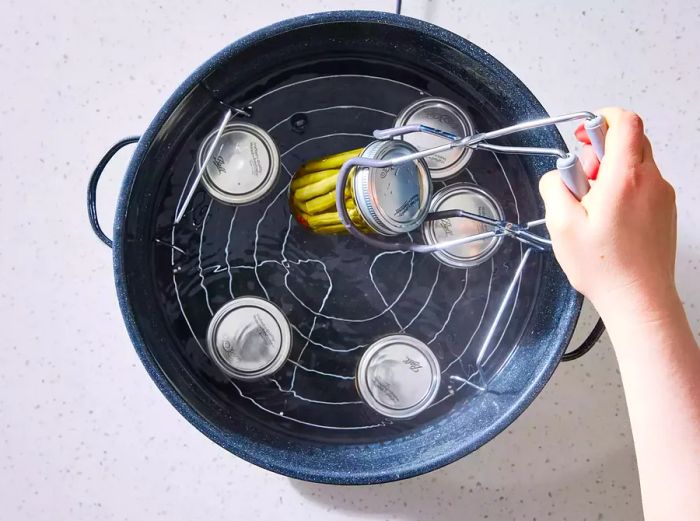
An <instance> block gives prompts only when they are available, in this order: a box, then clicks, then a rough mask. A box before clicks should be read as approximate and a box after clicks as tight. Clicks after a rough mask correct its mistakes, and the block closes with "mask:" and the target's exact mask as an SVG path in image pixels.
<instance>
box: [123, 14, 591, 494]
mask: <svg viewBox="0 0 700 521" xmlns="http://www.w3.org/2000/svg"><path fill="white" fill-rule="evenodd" d="M353 33H354V34H356V35H357V39H358V44H357V45H358V46H360V45H370V44H371V43H372V41H373V40H374V41H379V42H380V44H381V46H382V47H383V48H384V52H389V53H394V54H395V55H396V59H397V60H398V61H400V60H402V59H404V57H402V54H405V53H410V54H412V55H413V57H412V59H415V58H418V59H423V60H426V62H425V63H430V64H431V66H432V67H440V68H441V70H442V71H443V72H444V75H445V77H454V81H455V84H458V83H459V82H460V81H461V82H470V83H471V84H473V85H474V86H475V87H474V88H475V89H477V90H479V91H480V92H481V93H483V95H484V98H485V99H487V100H488V101H489V103H490V104H491V106H492V107H493V110H497V111H498V112H499V113H500V117H501V118H502V120H503V121H504V122H517V121H523V120H527V119H531V118H533V117H542V116H544V115H546V113H545V111H544V109H543V108H542V106H541V105H540V103H539V102H538V101H537V99H536V98H535V97H534V96H533V95H532V93H530V91H529V90H528V89H527V88H526V87H525V86H524V85H523V84H522V83H521V82H520V81H519V80H518V79H517V78H516V77H515V76H514V75H513V74H512V73H511V72H510V71H508V69H506V67H504V66H503V65H502V64H501V63H499V62H498V61H497V60H495V59H494V58H493V57H492V56H490V55H489V54H488V53H486V52H485V51H483V50H482V49H480V48H479V47H477V46H475V45H473V44H471V43H470V42H468V41H466V40H465V39H463V38H461V37H459V36H457V35H455V34H453V33H451V32H448V31H446V30H444V29H441V28H439V27H436V26H434V25H430V24H428V23H425V22H422V21H419V20H414V19H411V18H407V17H403V16H397V15H394V14H388V13H376V12H359V11H358V12H332V13H322V14H315V15H309V16H303V17H299V18H295V19H292V20H287V21H284V22H281V23H277V24H275V25H272V26H270V27H267V28H265V29H262V30H260V31H257V32H255V33H253V34H250V35H248V36H246V37H244V38H241V39H240V40H238V41H236V42H235V43H233V44H231V45H230V46H228V47H227V48H225V49H224V50H222V51H221V52H219V53H218V54H217V55H216V56H214V57H213V58H211V59H210V60H209V61H207V62H206V63H205V64H204V65H202V66H201V67H200V68H199V69H197V70H196V71H195V72H194V73H193V74H192V75H191V76H190V77H189V78H188V79H187V80H185V82H184V83H183V84H182V85H181V86H180V87H179V88H178V89H177V90H176V91H175V93H174V94H173V95H172V96H171V97H170V99H169V100H168V101H167V103H166V104H165V105H164V106H163V108H162V109H161V110H160V112H159V113H158V114H157V115H156V117H155V118H154V120H153V121H152V123H151V124H150V126H149V127H148V129H147V130H146V132H145V133H144V135H143V137H142V138H141V139H140V140H139V142H138V147H137V149H136V151H135V153H134V155H133V159H132V160H131V163H130V165H129V168H128V171H127V173H126V176H125V179H124V183H123V187H122V191H121V196H120V200H119V206H118V210H117V215H116V219H115V225H114V272H115V280H116V286H117V292H118V296H119V303H120V306H121V309H122V312H123V315H124V320H125V322H126V326H127V329H128V331H129V334H130V336H131V339H132V341H133V344H134V347H135V348H136V351H137V352H138V355H139V357H140V358H141V360H142V362H143V364H144V366H145V368H146V370H147V371H148V373H149V375H150V376H151V378H152V379H153V381H154V382H155V383H156V385H157V386H158V388H159V389H160V390H161V392H162V393H163V394H164V395H165V397H166V398H167V399H168V400H169V401H170V403H172V405H173V406H174V407H175V408H176V409H177V410H178V411H179V412H180V413H181V414H182V415H183V416H184V417H185V418H187V420H188V421H190V422H191V423H192V425H194V426H195V427H196V428H197V429H199V430H200V431H201V432H202V433H204V434H205V435H206V436H208V437H209V438H210V439H211V440H213V441H214V442H216V443H217V444H219V445H221V446H222V447H224V448H225V449H227V450H229V451H230V452H232V453H233V454H235V455H237V456H239V457H241V458H243V459H245V460H247V461H249V462H251V463H254V464H256V465H259V466H261V467H264V468H266V469H269V470H271V471H274V472H277V473H280V474H284V475H287V476H291V477H294V478H298V479H302V480H309V481H316V482H324V483H335V484H368V483H380V482H386V481H392V480H398V479H404V478H408V477H411V476H416V475H419V474H422V473H425V472H429V471H431V470H434V469H437V468H439V467H441V466H443V465H446V464H448V463H451V462H453V461H455V460H457V459H459V458H461V457H463V456H465V455H467V454H469V453H470V452H472V451H474V450H476V449H477V448H479V447H480V446H481V445H483V444H484V443H486V442H487V441H489V440H490V439H492V438H493V437H494V436H496V435H497V434H498V433H499V432H501V431H503V430H504V429H505V428H506V427H507V426H508V425H509V424H510V423H511V422H513V421H514V420H515V418H516V417H517V416H518V415H519V414H521V413H522V412H523V411H524V410H525V408H526V407H527V406H528V405H529V404H530V403H531V402H532V401H533V400H534V398H535V396H536V395H537V394H538V393H539V392H540V390H541V389H542V387H543V386H544V385H545V383H546V382H547V380H548V379H549V378H550V376H551V375H552V372H553V371H554V369H555V368H556V366H557V364H558V362H559V360H560V359H561V355H562V352H563V351H564V349H565V347H566V345H567V344H568V343H569V340H570V338H571V335H572V331H573V328H574V326H575V323H576V319H577V317H578V314H579V311H580V307H581V297H580V296H579V295H578V294H577V293H576V292H575V291H574V290H573V289H572V288H571V286H569V284H568V283H567V281H566V279H565V277H564V275H563V274H562V272H561V271H560V269H559V267H558V266H557V264H556V262H555V260H554V258H553V256H551V255H546V256H544V257H543V261H542V274H543V275H542V278H541V283H540V289H539V297H538V299H537V301H536V302H535V303H534V304H533V312H532V315H531V319H530V322H529V323H528V324H527V327H525V329H524V332H523V334H522V337H521V339H520V343H519V348H518V350H517V351H516V352H515V353H514V355H513V356H512V357H511V359H510V360H509V362H508V364H507V366H506V368H505V370H503V371H502V372H501V374H500V375H499V376H498V378H496V379H494V381H493V382H492V383H491V385H490V387H489V390H488V391H487V392H484V393H481V394H478V395H476V396H475V397H474V398H473V399H472V400H470V401H469V403H468V404H464V405H462V406H460V407H458V408H456V409H454V410H453V411H452V412H451V413H450V414H449V415H447V416H445V417H444V418H442V419H441V420H440V421H439V422H435V423H432V424H430V425H427V426H425V427H423V428H421V429H419V430H416V431H412V432H410V433H409V434H406V435H404V436H401V437H397V438H396V439H392V440H390V441H385V442H382V443H372V444H362V445H358V444H329V443H324V442H323V441H322V440H306V439H302V438H294V437H291V436H284V435H280V434H279V433H278V432H275V431H274V430H270V429H266V428H265V427H264V426H261V425H259V424H256V423H255V422H254V421H250V420H249V419H247V418H245V417H241V418H237V419H235V421H228V420H227V419H226V418H225V414H226V413H225V411H215V410H212V408H211V406H210V405H209V404H208V402H207V400H206V396H204V394H205V393H202V391H201V389H200V388H199V386H198V382H197V378H198V376H197V374H194V373H192V372H190V371H188V370H187V367H186V365H185V362H184V361H182V360H180V361H177V360H170V359H166V358H164V357H162V356H161V353H163V352H166V351H167V349H168V345H169V342H170V338H169V334H168V333H167V327H166V325H165V324H164V318H163V314H162V313H161V311H160V310H159V308H158V305H157V299H156V298H155V297H154V295H153V293H154V292H155V291H156V288H154V287H153V286H154V284H153V283H152V281H151V278H152V276H151V273H150V271H149V269H145V268H144V267H147V266H151V265H152V262H151V260H152V259H150V257H149V256H150V255H151V251H152V249H151V248H150V247H149V245H150V244H151V243H152V233H153V232H152V228H153V216H152V215H151V211H152V207H153V204H154V199H155V195H154V194H156V193H157V192H158V186H159V183H160V182H161V178H162V177H163V176H165V175H166V174H165V173H164V165H165V164H166V159H167V156H168V154H169V152H170V151H171V150H172V149H173V148H176V147H177V143H178V140H179V139H181V136H182V134H183V133H185V132H187V125H186V122H187V121H190V120H192V119H193V118H197V117H198V116H201V114H203V113H204V112H205V111H206V110H207V109H211V106H212V101H211V95H212V93H213V94H214V95H215V96H219V97H220V98H225V97H226V92H227V89H234V88H235V85H233V84H234V83H235V82H236V81H239V80H236V79H235V78H234V79H230V80H229V79H227V78H225V77H224V76H222V73H221V71H222V70H223V68H225V67H226V66H230V65H231V64H232V63H235V64H236V66H237V67H238V68H239V69H240V70H243V68H245V71H246V76H247V77H248V78H254V77H255V74H256V70H257V69H260V70H262V69H263V68H264V67H265V66H266V64H267V65H269V63H268V62H271V60H273V61H274V60H283V59H285V53H291V52H293V53H295V56H298V55H299V53H304V52H309V53H310V54H312V53H313V52H320V51H319V50H318V49H313V45H311V46H309V42H312V41H316V42H318V41H322V42H323V43H324V49H325V50H324V51H323V52H333V49H334V45H336V44H337V45H347V39H348V38H350V36H348V34H350V35H352V34H353ZM338 42H340V43H338ZM374 45H376V42H375V43H374ZM407 45H410V46H411V48H412V51H409V50H407V47H406V46H407ZM416 54H418V55H419V56H417V57H416V56H415V55H416ZM239 64H240V65H239ZM227 70H231V69H230V68H229V69H227ZM204 80H206V83H207V84H206V85H205V84H204ZM227 81H230V82H232V86H231V85H228V84H227ZM518 139H519V141H518V142H519V143H520V144H526V145H535V146H536V145H542V146H550V147H551V146H557V147H564V146H565V145H564V143H563V141H562V139H561V137H560V136H559V134H558V133H557V131H556V130H555V129H543V130H540V131H537V132H536V133H535V132H530V133H525V134H524V135H523V136H522V137H519V138H518ZM523 161H524V164H525V165H526V166H527V169H528V171H529V172H530V177H531V178H530V182H531V183H532V185H533V186H535V184H536V182H537V177H538V176H539V175H541V173H542V172H544V171H546V169H548V168H549V167H551V164H550V163H549V162H547V161H546V160H543V159H539V158H525V159H524V160H523Z"/></svg>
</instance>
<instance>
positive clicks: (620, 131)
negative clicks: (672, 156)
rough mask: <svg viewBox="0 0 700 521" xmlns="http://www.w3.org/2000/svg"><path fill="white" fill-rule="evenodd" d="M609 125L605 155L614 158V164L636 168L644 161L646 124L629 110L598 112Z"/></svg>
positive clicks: (615, 109)
mask: <svg viewBox="0 0 700 521" xmlns="http://www.w3.org/2000/svg"><path fill="white" fill-rule="evenodd" d="M598 114H601V115H602V116H603V117H604V118H605V121H606V122H607V124H608V131H607V134H606V136H605V155H606V157H607V156H609V155H610V156H612V157H611V159H612V161H611V162H612V163H615V164H617V165H622V166H635V165H638V164H640V163H642V162H643V161H644V146H645V136H644V123H643V122H642V119H641V118H640V117H639V116H638V115H637V114H635V113H634V112H630V111H627V110H623V109H620V108H604V109H600V110H599V111H598Z"/></svg>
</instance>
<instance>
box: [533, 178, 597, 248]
mask: <svg viewBox="0 0 700 521" xmlns="http://www.w3.org/2000/svg"><path fill="white" fill-rule="evenodd" d="M540 195H541V196H542V199H543V200H544V206H545V210H546V212H547V213H546V216H545V218H546V219H547V228H548V229H549V232H550V234H553V235H556V234H557V233H559V232H567V231H569V230H570V228H571V227H572V226H575V225H576V223H578V222H580V221H581V220H583V219H585V218H586V216H587V214H586V209H585V208H584V207H583V205H582V204H581V203H580V202H579V201H578V200H577V199H576V197H574V195H573V194H572V193H571V192H570V191H569V189H568V188H567V187H566V185H565V184H564V182H563V181H562V180H561V177H560V176H559V172H558V171H557V170H552V171H551V172H547V173H546V174H545V175H543V176H542V178H541V179H540Z"/></svg>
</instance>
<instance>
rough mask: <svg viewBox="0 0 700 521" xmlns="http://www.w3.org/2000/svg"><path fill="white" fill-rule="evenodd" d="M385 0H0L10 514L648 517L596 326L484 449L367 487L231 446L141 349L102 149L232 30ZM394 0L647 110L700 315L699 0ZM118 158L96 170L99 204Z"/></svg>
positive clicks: (4, 511) (545, 81)
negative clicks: (95, 224)
mask: <svg viewBox="0 0 700 521" xmlns="http://www.w3.org/2000/svg"><path fill="white" fill-rule="evenodd" d="M59 4H60V6H59ZM392 4H393V2H391V1H381V2H380V1H378V0H366V1H345V2H332V1H324V2H314V1H310V0H306V1H296V2H292V1H284V2H281V3H279V2H275V3H273V2H235V1H234V2H216V1H204V2H203V1H195V2H186V3H185V2H179V3H177V5H176V3H175V2H163V3H147V2H135V1H129V2H78V1H76V0H70V1H65V2H49V1H40V2H33V3H32V5H30V4H29V3H25V2H21V1H19V0H15V1H12V0H4V1H3V3H2V5H3V6H2V13H3V14H2V16H1V17H0V34H2V35H3V38H2V41H0V70H2V71H3V80H2V86H3V88H2V96H1V98H0V165H2V175H0V221H1V222H2V223H3V226H2V235H1V237H2V248H1V249H0V273H2V284H1V285H0V310H1V311H2V313H1V315H0V316H2V330H3V341H2V343H1V346H0V389H1V391H0V418H1V420H0V519H17V520H19V519H23V520H24V519H27V520H29V519H31V520H34V519H46V520H49V519H50V520H56V519H120V520H121V519H152V518H156V517H159V516H160V517H163V518H167V519H171V520H175V519H182V520H191V519H219V518H222V517H225V518H235V519H245V520H248V519H274V518H277V517H279V518H281V519H287V520H294V519H300V520H302V519H303V520H308V519H324V520H343V519H377V520H380V519H401V520H415V521H418V520H424V519H442V520H446V521H447V520H465V519H469V520H471V519H498V520H507V519H525V520H533V519H537V520H544V519H568V520H584V519H585V520H602V519H609V520H617V521H622V520H638V519H640V518H641V506H640V497H639V486H638V482H637V476H636V469H635V459H634V453H633V448H632V438H631V434H630V430H629V424H628V418H627V413H626V408H625V404H624V398H623V395H622V389H621V384H620V378H619V375H618V371H617V367H616V363H615V359H614V356H613V353H612V351H611V348H610V344H609V342H608V341H607V340H605V341H604V342H603V343H601V344H599V345H598V346H597V347H596V349H595V350H594V351H593V352H592V353H590V354H589V355H587V356H586V357H585V358H583V359H581V360H580V361H577V362H574V363H572V364H567V365H563V366H561V367H560V368H559V369H558V370H557V371H556V374H555V376H554V378H553V379H552V381H551V382H550V384H549V385H548V386H547V388H546V389H545V391H544V392H543V393H542V394H541V396H540V397H539V398H538V399H537V400H536V402H535V403H534V405H533V406H531V407H530V408H529V409H528V410H527V411H526V413H525V414H524V415H523V416H522V417H521V418H520V419H518V420H517V421H516V422H515V423H514V424H513V425H512V426H511V427H510V428H509V429H508V430H507V432H505V433H503V434H502V435H501V436H499V437H498V438H496V440H494V441H493V442H491V443H489V444H488V445H486V446H485V447H483V448H482V449H481V450H479V451H478V452H476V453H475V454H472V455H471V456H469V457H467V458H466V459H463V460H462V461H460V462H458V463H456V464H453V465H451V466H449V467H447V468H445V469H443V470H440V471H437V472H434V473H432V474H429V475H426V476H423V477H420V478H416V479H412V480H408V481H404V482H400V483H394V484H388V485H381V486H373V487H360V488H343V487H336V486H322V485H314V484H308V483H302V482H298V481H294V480H290V479H287V478H284V477H281V476H278V475H275V474H272V473H269V472H267V471H264V470H261V469H259V468H257V467H254V466H252V465H249V464H248V463H245V462H243V461H241V460H239V459H237V458H235V457H233V456H231V455H230V454H229V453H227V452H226V451H224V450H223V449H221V448H219V447H218V446H217V445H215V444H214V443H212V442H211V441H209V440H208V439H207V438H205V437H204V436H203V435H201V434H200V433H199V432H197V431H196V430H195V429H194V428H193V427H191V426H190V425H189V424H188V423H187V422H186V421H185V420H184V419H183V418H182V417H181V416H180V415H179V414H178V413H177V412H176V411H175V409H173V408H172V407H171V406H170V405H169V404H168V402H167V401H166V400H165V398H164V397H163V396H161V394H160V393H159V392H158V390H157V389H156V387H155V385H153V383H152V382H151V380H150V379H149V377H148V376H147V374H146V372H145V370H144V369H143V367H142V366H141V363H140V362H139V360H138V358H137V356H136V353H135V352H134V350H133V349H132V347H131V343H130V341H129V339H128V337H127V334H126V330H125V328H124V325H123V322H122V320H121V316H120V312H119V310H118V306H117V300H116V296H115V291H114V286H113V280H112V268H111V257H110V253H109V251H108V250H107V249H106V248H105V247H104V246H103V245H102V244H101V243H99V242H98V241H97V240H96V239H95V237H94V236H93V235H92V232H91V230H90V228H89V226H88V223H87V219H86V212H85V188H86V184H87V179H88V175H89V172H90V171H91V169H92V168H93V167H94V165H95V164H96V162H97V160H98V159H99V157H100V156H101V154H102V152H103V151H105V150H106V148H107V147H108V146H109V145H110V144H111V143H112V142H114V141H115V140H116V139H117V138H120V137H122V136H125V135H131V134H135V133H136V134H137V133H140V132H141V131H143V130H144V129H145V127H146V125H147V124H148V122H149V121H150V119H151V117H152V116H153V115H154V114H155V113H156V111H157V109H158V108H159V107H160V105H161V104H162V103H163V102H164V100H165V99H166V97H167V96H168V95H169V94H170V93H171V92H172V91H173V90H174V88H175V87H176V86H177V85H178V84H179V83H180V82H181V81H182V80H183V79H184V77H185V76H186V75H188V74H189V73H190V72H191V71H192V70H193V69H194V68H195V67H196V66H197V65H199V64H200V63H201V62H202V61H204V60H205V59H206V58H208V57H209V56H211V55H212V54H214V53H215V52H216V51H218V50H219V49H220V48H222V47H223V46H225V45H226V44H228V43H230V42H231V41H233V40H235V39H237V38H238V37H240V36H242V35H244V34H246V33H248V32H250V31H252V30H254V29H256V28H259V27H261V26H264V25H267V24H269V23H271V22H274V21H277V20H281V19H283V18H287V17H290V16H295V15H299V14H302V13H307V12H312V11H322V10H330V9H339V8H364V9H370V8H375V9H379V8H386V9H391V8H392ZM404 4H405V8H404V12H405V14H408V15H411V16H415V17H418V18H422V19H425V20H428V21H430V22H433V23H436V24H438V25H442V26H444V27H446V28H448V29H450V30H452V31H455V32H458V33H460V34H462V35H464V36H465V37H467V38H468V39H470V40H472V41H473V42H475V43H476V44H478V45H480V46H482V47H483V48H485V49H486V50H488V51H489V52H491V53H492V54H493V55H494V56H496V57H497V58H498V59H500V60H501V61H503V62H504V63H505V64H506V65H507V66H508V67H510V68H511V70H513V71H514V72H515V73H516V74H517V75H518V76H519V77H520V78H521V79H522V80H523V81H524V82H525V84H526V85H528V86H529V87H530V89H531V90H532V91H533V92H534V93H535V94H536V96H537V97H538V98H539V99H540V100H541V101H542V103H543V104H544V105H545V107H546V108H547V109H548V110H549V112H550V113H560V112H567V111H570V110H575V109H582V108H596V107H598V106H600V105H618V104H619V105H625V106H628V107H631V108H634V109H635V110H637V111H638V112H640V113H641V114H642V115H643V116H644V117H645V118H646V122H647V126H648V132H649V134H650V136H651V138H652V141H653V143H654V145H655V153H656V156H657V159H658V161H659V163H660V165H661V168H662V171H663V172H664V173H665V175H666V176H667V177H669V178H670V179H671V181H672V182H673V184H674V185H675V186H676V189H677V192H678V206H679V211H678V215H679V221H680V222H679V248H678V280H679V282H680V284H679V285H680V291H681V293H682V296H683V299H684V301H685V303H686V308H687V310H688V312H689V314H690V319H691V323H692V325H693V328H694V329H695V330H696V331H700V308H698V307H696V306H694V304H693V302H697V301H698V294H699V292H700V277H698V274H697V269H698V262H699V260H698V254H699V252H698V246H699V245H700V232H699V231H698V230H700V226H698V225H700V206H699V205H698V196H699V195H700V182H698V180H697V175H698V173H697V169H698V159H699V158H700V152H698V150H700V147H698V146H697V141H698V137H699V136H700V117H699V116H698V113H697V110H694V106H695V104H696V103H697V99H698V89H700V87H699V85H700V66H699V65H698V54H697V49H698V48H700V34H699V33H698V32H697V31H695V30H694V28H695V27H696V26H697V23H698V21H699V20H698V18H699V16H700V12H699V10H698V8H697V7H691V6H690V2H676V3H671V2H651V1H646V0H645V1H626V2H619V1H618V2H614V1H609V0H608V1H592V2H586V3H585V5H584V4H581V5H580V6H579V7H578V8H574V7H565V3H562V2H555V1H550V2H544V1H538V2H528V3H527V5H525V4H522V3H520V4H513V3H510V2H505V1H494V2H488V3H487V2H481V3H480V5H479V7H476V5H475V3H471V4H467V3H465V2H458V1H454V2H448V1H437V0H436V1H432V2H430V1H412V0H405V2H404ZM567 5H572V4H567ZM262 6H264V9H262V8H261V7H262ZM127 156H128V154H126V153H125V154H123V155H122V156H120V157H119V158H118V160H116V161H115V162H114V164H113V165H111V166H110V168H109V169H108V171H107V173H106V174H105V179H104V182H103V183H102V185H101V186H100V191H99V197H100V200H99V202H100V210H101V215H102V216H103V219H104V220H109V216H110V215H111V214H112V213H113V211H114V201H115V199H116V194H117V189H118V183H119V179H120V176H121V174H122V172H123V169H124V166H125V164H126V161H127V159H128V158H127ZM107 224H108V225H109V224H110V223H107ZM650 254H653V252H650ZM591 321H592V318H591V316H590V314H588V315H587V316H586V318H585V320H584V322H585V325H586V326H588V327H590V324H591ZM649 385H654V383H653V382H649Z"/></svg>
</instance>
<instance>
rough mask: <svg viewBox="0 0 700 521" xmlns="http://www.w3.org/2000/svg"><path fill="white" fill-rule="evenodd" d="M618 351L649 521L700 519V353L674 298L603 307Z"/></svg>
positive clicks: (668, 295) (671, 294)
mask: <svg viewBox="0 0 700 521" xmlns="http://www.w3.org/2000/svg"><path fill="white" fill-rule="evenodd" d="M600 308H601V309H600V311H601V314H602V316H603V320H604V321H605V323H606V325H607V326H608V331H609V334H610V337H611V340H612V343H613V345H614V346H615V352H616V355H617V359H618V363H619V366H620V373H621V376H622V381H623V385H624V387H625V395H626V398H627V407H628V410H629V415H630V422H631V425H632V433H633V436H634V443H635V447H636V453H637V462H638V465H639V475H640V484H641V488H642V498H643V503H644V511H645V516H646V519H647V521H657V520H669V519H672V520H676V519H678V520H680V519H700V493H699V492H698V491H700V350H698V347H697V344H696V342H695V340H694V338H693V334H692V331H691V329H690V327H689V325H688V322H687V320H686V317H685V313H684V311H683V308H682V305H681V303H680V300H679V299H678V297H677V294H676V292H675V290H674V291H666V292H664V295H663V296H662V297H659V295H658V294H656V295H654V296H653V298H636V299H608V301H607V302H605V303H601V304H600Z"/></svg>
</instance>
